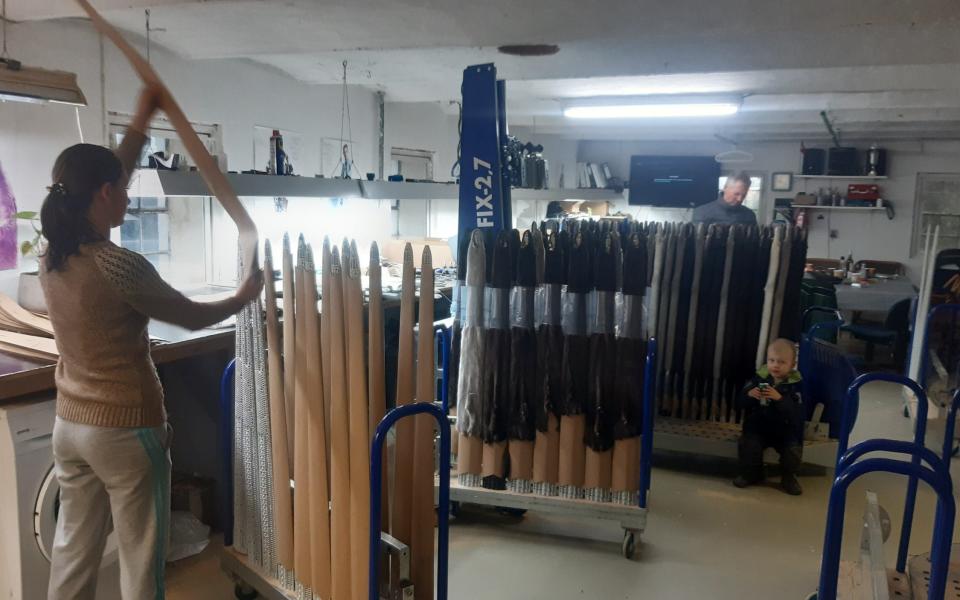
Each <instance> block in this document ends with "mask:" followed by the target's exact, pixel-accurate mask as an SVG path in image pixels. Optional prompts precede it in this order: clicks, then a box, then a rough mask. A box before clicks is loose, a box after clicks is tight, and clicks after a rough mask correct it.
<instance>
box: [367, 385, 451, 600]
mask: <svg viewBox="0 0 960 600" xmlns="http://www.w3.org/2000/svg"><path fill="white" fill-rule="evenodd" d="M419 414H429V415H430V416H432V417H433V418H434V420H435V421H436V422H437V428H438V429H439V430H440V489H439V498H438V503H439V509H438V512H439V515H438V522H437V600H447V574H448V564H449V563H448V554H449V549H450V426H449V425H448V423H447V415H446V414H445V413H444V412H443V410H442V409H441V408H440V407H438V406H437V405H436V404H434V403H432V402H418V403H415V404H407V405H405V406H399V407H397V408H395V409H393V410H391V411H390V412H388V413H387V415H386V416H385V417H384V418H383V420H382V421H380V424H379V425H377V432H376V434H375V435H374V437H373V444H372V448H371V454H370V498H371V502H370V573H369V579H368V588H369V589H368V597H369V600H379V597H378V595H377V594H378V590H377V577H378V575H379V573H380V520H381V514H380V508H381V504H382V503H381V502H380V498H381V495H382V493H383V481H382V480H381V475H382V472H383V470H382V468H381V463H382V461H383V447H384V444H385V443H386V439H387V433H388V432H389V431H390V429H391V428H392V427H393V426H394V424H396V422H397V421H399V420H400V419H403V418H406V417H411V416H414V415H419Z"/></svg>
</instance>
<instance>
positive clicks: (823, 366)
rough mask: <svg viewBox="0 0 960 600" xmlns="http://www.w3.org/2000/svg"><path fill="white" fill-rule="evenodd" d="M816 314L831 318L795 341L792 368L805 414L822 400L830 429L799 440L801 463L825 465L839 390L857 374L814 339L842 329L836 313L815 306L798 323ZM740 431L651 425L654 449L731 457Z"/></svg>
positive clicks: (833, 448)
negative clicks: (798, 377) (799, 376)
mask: <svg viewBox="0 0 960 600" xmlns="http://www.w3.org/2000/svg"><path fill="white" fill-rule="evenodd" d="M817 313H827V314H828V315H830V316H833V317H834V318H833V319H831V320H825V321H819V322H816V323H814V324H813V325H811V326H810V328H809V329H807V331H806V333H804V334H803V335H802V336H801V337H800V352H799V356H798V357H797V367H798V370H799V371H800V373H801V374H802V375H803V398H804V402H805V403H811V405H810V406H806V414H807V415H808V416H809V415H811V414H812V413H813V412H814V411H813V408H814V407H813V406H812V404H813V403H815V402H814V401H813V400H812V399H813V398H817V399H820V400H826V402H823V404H824V417H825V419H826V421H828V422H829V423H830V424H831V427H830V434H829V436H824V437H818V438H815V439H805V440H804V444H803V462H805V463H807V464H813V465H820V466H824V467H830V466H833V464H834V462H835V460H836V452H837V442H836V439H835V438H836V435H837V428H836V427H835V425H834V424H835V423H837V422H839V418H838V416H837V413H838V412H839V410H840V408H839V407H840V406H841V405H842V403H843V396H844V392H845V391H846V389H847V386H848V385H849V384H850V382H851V381H853V379H854V378H855V377H856V375H857V372H856V369H855V368H854V367H853V365H852V364H851V363H850V360H849V359H848V358H847V357H846V356H845V355H844V354H843V352H841V351H840V349H839V348H838V347H837V346H836V345H834V344H831V343H829V342H828V341H826V340H824V339H820V338H818V337H817V334H818V333H820V332H821V331H823V330H829V329H839V327H840V326H841V325H843V318H842V317H841V316H840V313H839V312H838V311H836V310H834V309H828V308H825V307H820V306H815V307H812V308H809V309H807V311H806V312H804V314H803V323H804V324H806V323H807V320H808V318H809V317H810V316H812V315H815V314H817ZM740 431H741V426H740V424H739V423H726V422H720V421H711V420H692V419H680V418H674V417H659V416H658V417H657V420H656V422H655V423H654V434H655V435H654V449H655V450H664V451H668V452H680V453H685V454H696V455H699V456H709V457H715V458H729V459H735V458H737V441H738V440H739V438H740ZM764 460H765V462H775V461H776V454H775V451H774V450H773V449H767V450H766V452H765V453H764Z"/></svg>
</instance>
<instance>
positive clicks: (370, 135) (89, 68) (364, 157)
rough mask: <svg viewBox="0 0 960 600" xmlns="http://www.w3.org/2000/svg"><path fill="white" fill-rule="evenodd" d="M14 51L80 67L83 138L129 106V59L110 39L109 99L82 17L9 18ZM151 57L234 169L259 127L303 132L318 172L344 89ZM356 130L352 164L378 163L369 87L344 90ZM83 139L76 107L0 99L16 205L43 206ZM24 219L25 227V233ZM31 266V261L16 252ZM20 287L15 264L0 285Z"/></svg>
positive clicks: (226, 65) (257, 69) (132, 80)
mask: <svg viewBox="0 0 960 600" xmlns="http://www.w3.org/2000/svg"><path fill="white" fill-rule="evenodd" d="M7 35H8V46H9V49H10V52H11V54H12V55H13V56H14V57H16V58H17V59H19V60H21V61H23V62H24V63H25V64H28V65H31V66H40V67H45V68H49V69H62V70H66V71H72V72H74V73H76V74H77V76H78V80H79V84H80V87H81V89H82V90H83V92H84V94H85V95H86V97H87V102H88V106H87V107H86V108H81V109H80V110H79V120H80V125H81V127H82V129H83V134H84V137H85V140H86V141H87V142H93V143H102V142H103V130H104V115H105V114H106V112H108V111H114V112H124V113H129V112H131V111H133V109H134V107H135V99H136V96H137V94H138V91H139V88H140V84H139V80H138V79H137V78H136V76H135V74H134V73H133V71H132V70H131V68H130V67H129V66H128V64H127V62H126V60H125V59H124V58H123V57H122V56H121V55H120V54H119V52H118V51H116V50H115V49H114V47H113V46H112V45H110V44H109V42H107V43H106V44H105V48H104V69H103V76H104V83H105V90H106V94H105V102H104V97H103V95H101V92H100V89H101V87H100V86H101V84H100V81H101V68H100V60H99V56H100V42H99V37H98V35H97V34H96V33H95V32H94V31H93V30H92V28H91V26H90V25H89V24H88V23H87V22H84V21H64V22H32V23H22V24H10V25H8V28H7ZM151 60H152V63H153V65H154V67H155V68H156V70H157V71H158V72H159V74H160V76H161V77H162V78H163V80H164V81H165V82H166V83H167V85H168V86H169V87H170V89H171V91H172V92H173V94H174V96H175V97H176V98H177V101H178V102H179V103H180V106H181V107H182V108H183V110H184V112H185V113H186V115H187V117H188V118H189V119H190V120H191V121H194V122H197V123H209V124H218V125H220V126H221V127H222V140H223V147H224V150H225V152H226V155H227V157H228V159H229V167H230V169H231V170H242V169H249V168H252V167H253V166H254V165H253V129H254V126H255V125H260V126H265V127H272V128H279V129H284V130H288V131H293V132H297V133H299V134H301V136H302V141H303V159H302V160H301V163H302V164H300V165H296V167H297V169H298V172H300V173H303V174H306V175H311V176H312V175H314V174H315V173H318V172H319V171H320V144H321V141H320V140H321V138H325V137H326V138H336V137H339V135H340V104H341V90H340V88H339V87H338V86H308V85H304V84H301V83H298V82H297V81H295V80H294V79H292V78H290V77H288V76H286V75H284V74H282V73H280V72H279V71H276V70H273V69H270V68H267V67H263V66H258V65H255V64H254V63H250V62H247V61H242V60H209V61H187V60H182V59H180V58H178V57H177V56H175V55H173V54H171V53H169V52H165V51H162V50H160V49H157V48H156V47H154V48H153V50H152V52H151ZM350 101H351V114H352V130H353V139H354V141H355V147H354V157H355V160H356V162H357V166H358V167H359V168H360V169H362V170H364V171H366V170H375V167H376V155H377V121H376V100H375V96H374V94H373V93H371V92H369V91H367V90H365V89H362V88H353V89H351V92H350ZM78 141H80V138H79V134H78V131H77V116H76V113H75V111H74V110H73V108H71V107H65V106H59V105H37V104H22V103H17V102H6V103H0V167H2V168H3V170H4V173H5V174H6V176H7V178H8V180H9V182H10V184H11V186H12V188H13V192H14V194H15V196H16V198H17V202H18V206H19V208H20V209H21V210H36V209H39V207H40V203H41V202H42V199H43V196H44V194H45V189H44V188H45V186H47V185H49V184H50V168H51V166H52V165H53V161H54V159H55V158H56V156H57V154H58V153H59V152H60V151H61V150H63V148H65V147H66V146H68V145H70V144H73V143H76V142H78ZM28 233H29V227H26V226H21V228H20V236H21V239H23V238H24V236H26V235H28ZM21 268H23V269H32V268H34V265H33V264H32V261H23V260H21ZM15 289H16V272H14V271H4V272H0V291H2V292H4V293H7V294H11V293H15Z"/></svg>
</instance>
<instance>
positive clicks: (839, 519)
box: [817, 440, 956, 600]
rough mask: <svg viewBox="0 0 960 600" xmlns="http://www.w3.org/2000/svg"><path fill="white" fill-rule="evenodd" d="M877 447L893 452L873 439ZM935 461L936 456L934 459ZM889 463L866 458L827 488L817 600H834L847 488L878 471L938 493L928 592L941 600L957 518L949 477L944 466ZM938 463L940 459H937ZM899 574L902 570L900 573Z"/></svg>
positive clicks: (883, 459) (915, 456) (892, 461)
mask: <svg viewBox="0 0 960 600" xmlns="http://www.w3.org/2000/svg"><path fill="white" fill-rule="evenodd" d="M875 441H876V442H877V444H876V446H877V447H878V448H879V449H881V450H883V451H894V450H893V449H892V448H893V447H892V446H887V445H885V444H883V442H889V441H890V440H875ZM910 453H911V454H913V456H914V459H915V461H916V459H918V458H919V456H920V452H918V449H917V448H915V447H914V448H912V449H911V452H910ZM933 458H934V459H936V457H935V456H934V457H933ZM915 461H914V462H906V461H902V460H891V459H889V458H868V459H866V460H862V461H860V462H857V463H854V464H852V465H849V466H848V467H847V468H846V469H844V471H843V472H842V473H840V474H839V475H838V476H837V478H836V479H835V480H834V482H833V486H832V487H831V488H830V502H829V505H828V509H827V527H826V533H825V534H824V542H823V557H822V559H821V562H820V584H819V586H818V588H817V600H836V598H837V578H838V576H839V571H840V543H841V541H842V538H843V519H844V514H843V513H844V509H845V508H846V497H847V489H848V488H849V487H850V484H851V483H852V482H853V481H855V480H856V479H858V478H859V477H861V476H862V475H865V474H866V473H873V472H878V471H883V472H890V473H898V474H900V475H907V476H909V477H910V478H911V479H922V480H924V481H925V482H926V483H927V484H928V485H930V487H932V488H933V489H934V491H935V492H936V493H937V515H936V518H935V523H936V524H937V525H940V524H944V525H943V526H935V527H934V530H933V542H932V546H931V551H930V563H931V564H930V583H929V585H928V588H927V593H928V596H929V597H930V598H943V594H944V590H945V589H946V585H947V571H948V567H949V560H950V549H951V540H952V537H953V521H954V519H955V517H956V503H955V501H954V499H953V485H952V483H951V481H950V478H949V476H947V475H945V474H944V470H945V467H943V466H942V465H941V468H940V469H937V470H933V469H929V468H926V467H923V466H920V465H918V464H917V463H916V462H915ZM937 462H939V460H937ZM901 572H902V571H901Z"/></svg>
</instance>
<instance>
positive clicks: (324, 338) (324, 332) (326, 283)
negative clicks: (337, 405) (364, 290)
mask: <svg viewBox="0 0 960 600" xmlns="http://www.w3.org/2000/svg"><path fill="white" fill-rule="evenodd" d="M320 270H321V272H320V281H321V283H322V285H323V287H322V288H321V289H322V295H321V299H320V347H321V348H323V358H322V359H321V361H322V366H323V397H324V398H326V400H327V409H326V410H327V415H326V416H327V421H326V423H327V475H329V474H330V458H331V455H332V453H331V452H330V442H331V441H332V440H333V436H332V434H331V433H330V424H331V423H332V421H331V420H330V406H331V403H330V381H331V378H330V355H331V352H330V323H329V321H327V319H326V318H325V315H327V311H326V309H325V307H326V306H328V305H329V304H327V303H326V298H327V295H328V294H329V293H330V291H331V288H330V238H329V237H327V236H324V237H323V250H322V255H321V257H320ZM328 484H329V482H328Z"/></svg>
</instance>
